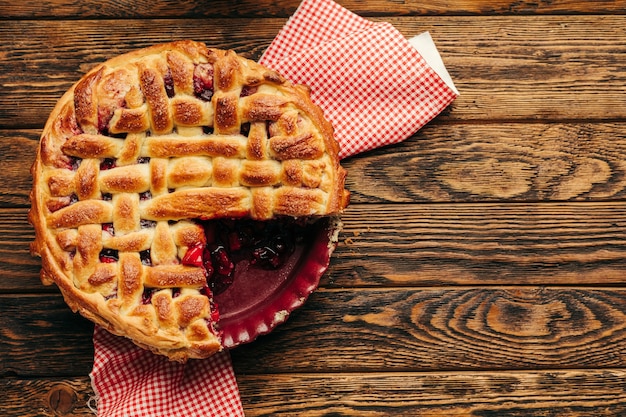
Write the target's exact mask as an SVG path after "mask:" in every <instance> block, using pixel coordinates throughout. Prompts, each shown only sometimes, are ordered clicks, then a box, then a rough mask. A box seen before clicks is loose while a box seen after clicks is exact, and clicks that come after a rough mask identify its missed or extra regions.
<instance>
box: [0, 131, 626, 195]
mask: <svg viewBox="0 0 626 417" xmlns="http://www.w3.org/2000/svg"><path fill="white" fill-rule="evenodd" d="M625 132H626V123H618V122H614V123H567V124H543V123H530V124H527V123H498V124H491V123H489V124H431V125H429V126H426V127H424V128H423V129H422V130H421V131H419V132H418V133H417V134H416V135H415V136H413V137H412V138H410V139H408V140H406V141H405V142H402V143H400V144H396V145H392V146H388V147H386V148H383V149H378V150H375V151H370V152H368V153H366V154H363V155H358V156H355V157H352V158H349V159H348V160H345V161H344V162H343V165H344V166H345V168H346V169H347V170H348V179H347V187H348V188H349V189H350V191H351V193H352V203H353V204H355V203H386V202H393V203H412V202H428V203H435V202H436V203H443V202H500V201H507V202H528V201H544V202H549V201H608V200H616V201H619V200H622V199H624V198H625V197H626V186H625V184H626V166H625V165H624V163H623V161H624V160H626V148H624V146H622V142H623V140H624V139H625V138H626V133H625ZM39 134H40V130H38V129H31V130H0V158H2V160H3V161H4V162H3V171H4V173H5V174H6V175H4V177H3V181H1V182H0V207H27V206H29V205H30V200H29V193H30V189H31V186H32V184H31V177H30V166H31V164H32V161H34V158H35V152H36V148H37V142H38V139H39Z"/></svg>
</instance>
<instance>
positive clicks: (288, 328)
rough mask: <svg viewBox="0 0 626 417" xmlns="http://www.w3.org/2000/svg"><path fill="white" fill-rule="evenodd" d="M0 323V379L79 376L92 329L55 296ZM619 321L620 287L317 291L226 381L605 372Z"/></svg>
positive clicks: (618, 360)
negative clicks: (282, 376)
mask: <svg viewBox="0 0 626 417" xmlns="http://www.w3.org/2000/svg"><path fill="white" fill-rule="evenodd" d="M0 315H1V317H4V320H3V323H2V328H1V329H2V334H3V336H4V337H3V338H2V340H0V349H1V350H2V352H3V355H2V356H1V357H0V375H4V376H7V375H15V376H21V377H33V376H37V377H53V376H60V375H74V376H78V375H86V374H88V373H89V371H90V369H91V365H92V360H93V351H92V349H93V347H92V344H91V335H92V326H91V325H90V324H89V323H88V322H87V321H86V320H84V319H82V318H81V317H79V316H77V315H74V314H72V313H71V312H70V311H69V309H68V308H67V307H65V305H64V303H63V300H62V298H61V297H60V296H59V295H54V294H50V295H33V296H26V295H23V296H20V297H17V298H16V297H14V296H11V295H6V296H5V295H0ZM624 323H626V291H625V290H624V289H611V290H609V289H596V288H594V289H585V288H558V287H494V288H489V287H482V288H477V287H461V288H423V289H415V288H396V289H391V288H385V289H361V290H359V291H354V290H349V289H346V290H338V289H337V290H331V289H320V290H318V291H317V292H315V293H314V294H313V295H312V296H311V298H310V299H309V300H308V302H307V303H306V304H305V305H304V306H303V307H302V308H300V309H298V310H296V311H295V312H294V313H293V314H292V316H291V317H290V319H289V320H288V321H287V323H285V324H284V325H282V326H279V327H278V328H277V329H276V330H275V331H274V332H273V333H272V334H270V335H267V336H264V337H262V338H260V339H259V340H257V341H256V342H253V343H251V344H248V345H245V346H241V347H239V348H237V349H236V350H234V351H233V352H232V358H233V363H234V367H235V372H236V374H237V375H249V374H259V373H298V372H306V373H310V372H408V371H444V370H450V371H452V370H455V371H470V370H476V371H477V370H484V369H490V370H494V371H495V370H512V369H517V370H532V369H535V370H537V369H566V368H576V369H582V368H585V369H596V368H617V367H624V366H626V355H625V354H624V349H623V348H624V346H626V326H624ZM337 335H342V336H341V337H340V338H338V337H337Z"/></svg>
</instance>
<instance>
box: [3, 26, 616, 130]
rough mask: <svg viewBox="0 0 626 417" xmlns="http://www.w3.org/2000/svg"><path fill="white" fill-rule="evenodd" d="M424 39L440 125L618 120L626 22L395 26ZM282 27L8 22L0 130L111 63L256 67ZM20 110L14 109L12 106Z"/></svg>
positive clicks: (42, 115)
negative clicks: (189, 42) (201, 47)
mask: <svg viewBox="0 0 626 417" xmlns="http://www.w3.org/2000/svg"><path fill="white" fill-rule="evenodd" d="M388 20H389V21H391V22H392V23H394V24H395V25H396V26H397V27H398V29H399V30H400V31H401V32H402V33H403V34H405V35H407V36H413V35H417V34H419V33H421V32H422V31H426V30H428V31H430V32H431V34H432V35H433V37H434V39H435V41H436V43H437V46H438V47H439V50H440V52H441V54H442V56H443V59H444V61H445V62H446V64H447V66H448V69H449V70H450V73H451V74H452V77H453V79H454V80H455V82H456V83H457V86H458V88H459V90H460V91H461V96H460V97H459V98H458V99H457V100H456V101H455V102H454V103H453V104H452V106H451V107H450V108H449V109H448V110H447V111H446V112H444V114H443V115H442V116H441V117H439V119H438V121H440V122H444V121H469V120H471V121H491V122H493V121H502V120H542V121H544V120H550V121H559V120H560V121H563V120H567V121H569V120H617V119H620V120H623V119H624V118H625V117H626V113H625V111H626V110H625V109H626V97H625V96H624V94H622V91H624V90H625V89H626V72H624V70H623V68H624V60H625V59H626V58H624V57H626V53H625V52H626V45H625V44H624V42H622V40H623V38H624V36H625V33H624V30H626V29H624V28H625V27H626V16H619V15H618V16H604V17H603V18H602V19H598V18H597V17H595V16H532V17H530V16H512V17H502V16H494V17H445V18H442V17H411V18H407V17H394V18H390V19H388ZM283 24H284V19H176V20H167V19H163V20H111V21H106V22H102V21H82V20H81V21H6V22H3V25H2V26H0V38H3V39H7V40H11V42H5V43H3V44H0V57H2V59H1V60H0V86H1V88H2V89H1V90H0V109H2V111H1V112H0V127H13V128H20V127H41V126H43V124H44V122H45V120H46V119H47V116H48V114H49V113H50V110H51V109H52V107H53V106H54V103H55V102H56V100H57V99H58V98H59V97H60V96H61V95H62V93H63V92H64V91H65V90H66V89H67V88H69V86H70V85H71V84H72V83H73V82H75V81H76V80H77V79H78V78H79V77H80V75H81V74H82V73H84V72H86V71H87V70H88V69H89V68H91V67H93V66H94V65H95V64H97V63H99V62H101V61H103V60H105V59H106V58H108V57H111V56H114V55H117V54H119V53H122V52H126V51H129V50H131V49H135V48H138V47H141V46H147V45H149V44H153V43H158V42H163V41H168V40H172V39H181V38H194V39H197V40H201V41H206V42H207V43H209V44H211V45H213V46H216V47H222V48H233V49H235V50H237V51H238V52H241V53H242V54H244V55H246V56H248V57H250V58H253V59H257V58H258V57H259V56H260V55H261V53H262V51H263V50H264V49H265V48H266V47H267V46H268V45H269V43H270V42H271V40H272V39H273V37H274V36H275V35H276V33H278V31H279V30H280V28H281V27H282V25H283ZM16 103H19V105H16Z"/></svg>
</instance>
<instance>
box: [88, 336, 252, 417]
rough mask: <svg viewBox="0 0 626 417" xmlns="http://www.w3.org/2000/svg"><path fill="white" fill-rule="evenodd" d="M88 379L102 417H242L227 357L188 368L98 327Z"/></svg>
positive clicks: (197, 362) (191, 363)
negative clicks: (92, 363)
mask: <svg viewBox="0 0 626 417" xmlns="http://www.w3.org/2000/svg"><path fill="white" fill-rule="evenodd" d="M93 341H94V347H95V354H94V365H93V369H92V371H91V374H90V375H89V376H90V377H91V384H92V386H93V389H94V392H95V393H96V401H97V409H98V411H97V412H98V416H99V417H156V416H159V417H170V416H171V417H174V416H175V417H188V416H198V417H207V416H211V417H243V415H244V412H243V407H242V405H241V400H240V398H239V389H238V387H237V381H236V379H235V373H234V371H233V367H232V364H231V361H230V355H229V353H228V352H221V353H218V354H216V355H213V356H211V357H210V358H209V359H205V360H190V361H188V362H187V363H185V364H182V363H178V362H172V361H170V360H169V359H167V358H166V357H164V356H160V355H154V354H153V353H151V352H149V351H147V350H144V349H141V348H139V347H137V346H135V345H134V344H133V343H132V342H131V341H130V340H128V339H126V338H124V337H119V336H114V335H112V334H111V333H109V332H107V331H106V330H104V329H102V328H101V327H99V326H96V328H95V331H94V335H93Z"/></svg>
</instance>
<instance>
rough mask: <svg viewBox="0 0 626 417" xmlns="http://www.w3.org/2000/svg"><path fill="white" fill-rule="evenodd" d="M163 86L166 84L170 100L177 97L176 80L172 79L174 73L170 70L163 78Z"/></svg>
mask: <svg viewBox="0 0 626 417" xmlns="http://www.w3.org/2000/svg"><path fill="white" fill-rule="evenodd" d="M163 84H165V93H166V94H167V96H168V97H169V98H172V97H174V96H175V95H176V92H175V91H174V78H172V71H170V70H168V71H167V73H166V74H165V76H164V77H163Z"/></svg>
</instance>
